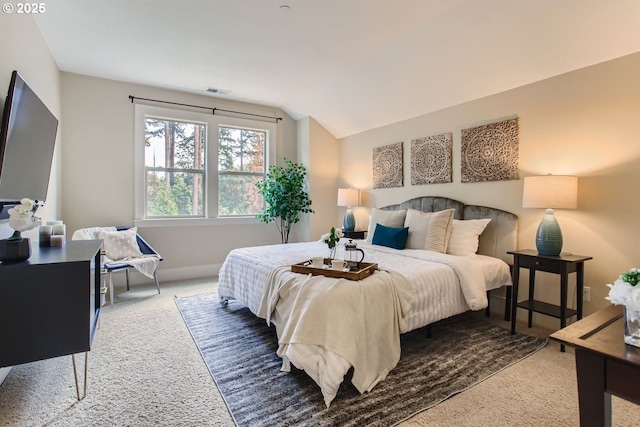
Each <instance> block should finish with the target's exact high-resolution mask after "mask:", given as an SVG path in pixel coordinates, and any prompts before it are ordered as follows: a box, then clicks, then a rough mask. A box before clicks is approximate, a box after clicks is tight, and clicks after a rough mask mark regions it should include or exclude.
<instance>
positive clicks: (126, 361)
mask: <svg viewBox="0 0 640 427" xmlns="http://www.w3.org/2000/svg"><path fill="white" fill-rule="evenodd" d="M212 290H215V282H214V281H207V280H194V281H188V282H180V283H163V284H162V294H161V295H157V294H155V292H154V288H153V285H151V284H150V285H149V286H138V287H134V288H133V289H132V291H130V292H126V293H125V292H122V290H121V289H120V290H118V289H117V292H121V293H119V294H118V295H117V298H116V305H115V306H114V308H113V309H111V308H109V307H108V306H107V307H105V308H104V309H103V312H102V320H101V325H100V329H99V331H98V334H97V336H96V339H95V341H94V348H93V350H92V351H91V353H90V354H89V384H88V395H87V398H86V399H84V400H82V401H80V402H77V401H76V399H75V386H74V382H73V370H72V365H71V357H70V356H66V357H60V358H55V359H49V360H44V361H39V362H34V363H28V364H24V365H20V366H17V367H15V368H14V369H13V370H12V371H11V373H10V374H9V376H8V378H7V379H6V381H5V383H4V384H3V385H2V387H0V426H56V427H58V426H65V427H66V426H87V425H91V426H155V425H159V426H233V422H232V420H231V417H230V416H229V414H228V412H227V409H226V407H225V405H224V403H223V401H222V399H221V398H220V394H219V393H218V392H217V389H216V386H215V384H214V383H213V381H212V379H211V376H210V375H209V372H208V371H207V368H206V367H205V364H204V362H203V361H202V358H201V357H200V354H199V353H198V351H197V349H196V347H195V345H194V343H193V341H192V339H191V336H190V335H189V332H188V331H187V329H186V327H185V325H184V323H183V321H182V318H181V317H180V314H179V312H178V310H177V308H176V305H175V303H174V301H173V296H174V295H178V296H186V295H191V294H197V293H202V292H210V291H212ZM496 322H497V323H503V322H500V321H498V320H496ZM519 330H520V331H525V330H526V326H525V327H520V328H519ZM78 359H79V360H80V361H82V360H83V358H78ZM453 425H455V426H536V427H537V426H547V425H548V426H551V425H562V426H577V425H578V404H577V392H576V382H575V372H574V362H573V353H572V351H571V349H568V351H567V352H566V353H561V352H560V351H559V345H557V344H556V343H554V342H550V344H549V345H547V347H545V348H544V349H543V350H541V351H539V352H537V353H535V354H534V355H532V356H530V357H529V358H527V359H525V360H524V361H522V362H520V363H517V364H516V365H514V366H511V367H509V368H507V369H505V370H504V371H502V372H500V373H498V374H496V375H495V376H493V377H491V378H489V379H487V380H486V381H484V382H482V383H480V384H478V385H476V386H474V387H472V388H471V389H469V390H467V391H465V392H463V393H461V394H459V395H457V396H454V397H452V398H450V399H449V400H447V401H445V402H444V403H442V404H440V405H438V406H436V407H434V408H432V409H429V410H428V411H425V412H423V413H421V414H419V415H416V416H415V417H413V418H411V419H410V420H408V421H406V422H404V423H403V424H402V426H403V427H408V426H453ZM613 425H614V426H629V427H631V426H638V425H640V406H636V405H633V404H631V403H628V402H626V401H623V400H621V399H618V398H615V397H614V398H613Z"/></svg>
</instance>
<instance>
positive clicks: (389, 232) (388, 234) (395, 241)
mask: <svg viewBox="0 0 640 427" xmlns="http://www.w3.org/2000/svg"><path fill="white" fill-rule="evenodd" d="M408 235H409V228H408V227H401V228H395V227H387V226H385V225H382V224H377V225H376V231H375V232H374V233H373V240H372V241H371V243H373V244H374V245H380V246H387V247H389V248H394V249H404V246H405V243H406V242H407V236H408Z"/></svg>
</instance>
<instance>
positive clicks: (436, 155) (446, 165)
mask: <svg viewBox="0 0 640 427" xmlns="http://www.w3.org/2000/svg"><path fill="white" fill-rule="evenodd" d="M452 146H453V135H452V134H451V133H443V134H440V135H432V136H427V137H425V138H420V139H414V140H413V141H411V185H422V184H438V183H446V182H451V176H452V167H451V148H452Z"/></svg>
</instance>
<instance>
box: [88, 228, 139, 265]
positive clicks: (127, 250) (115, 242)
mask: <svg viewBox="0 0 640 427" xmlns="http://www.w3.org/2000/svg"><path fill="white" fill-rule="evenodd" d="M137 232H138V229H137V228H136V227H132V228H128V229H126V230H121V231H99V232H98V239H102V240H103V241H104V252H105V255H106V256H107V258H109V259H111V260H114V261H115V260H118V259H124V258H128V257H131V258H135V257H139V256H142V252H140V248H139V247H138V242H137V240H136V234H137Z"/></svg>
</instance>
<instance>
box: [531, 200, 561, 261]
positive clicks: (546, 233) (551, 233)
mask: <svg viewBox="0 0 640 427" xmlns="http://www.w3.org/2000/svg"><path fill="white" fill-rule="evenodd" d="M536 248H537V249H538V253H539V254H540V255H549V256H558V255H560V251H562V231H561V230H560V224H558V221H557V220H556V217H555V216H554V215H553V209H547V211H546V213H545V215H544V217H543V218H542V221H541V222H540V225H539V226H538V232H537V233H536Z"/></svg>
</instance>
